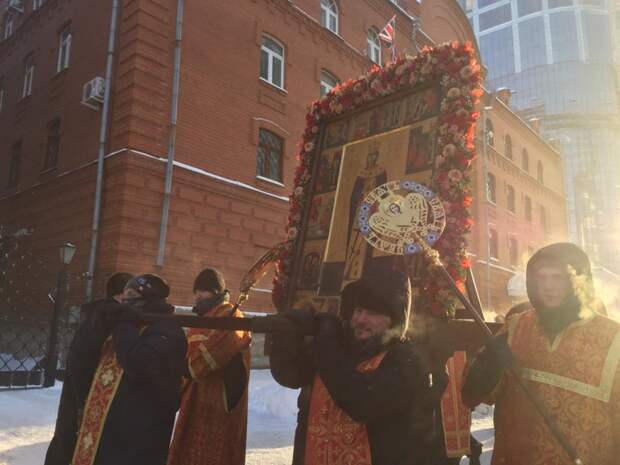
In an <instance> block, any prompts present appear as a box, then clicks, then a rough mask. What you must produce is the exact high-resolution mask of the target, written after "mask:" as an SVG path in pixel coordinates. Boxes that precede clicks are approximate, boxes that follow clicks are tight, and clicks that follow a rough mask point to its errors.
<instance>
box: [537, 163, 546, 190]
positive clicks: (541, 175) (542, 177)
mask: <svg viewBox="0 0 620 465" xmlns="http://www.w3.org/2000/svg"><path fill="white" fill-rule="evenodd" d="M536 179H538V182H539V183H541V184H543V183H544V182H545V173H544V170H543V164H542V162H541V161H540V160H538V163H537V164H536Z"/></svg>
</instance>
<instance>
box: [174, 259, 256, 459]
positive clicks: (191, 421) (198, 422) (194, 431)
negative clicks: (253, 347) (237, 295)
mask: <svg viewBox="0 0 620 465" xmlns="http://www.w3.org/2000/svg"><path fill="white" fill-rule="evenodd" d="M229 297H230V294H229V292H228V291H227V290H226V284H225V282H224V278H223V276H222V275H221V274H220V273H219V272H218V271H217V270H215V269H212V268H207V269H205V270H203V271H202V272H201V273H200V274H199V275H198V277H197V278H196V280H195V282H194V299H195V302H196V306H195V307H194V311H195V312H196V313H197V314H198V315H200V316H208V317H223V316H234V317H237V318H243V314H242V313H241V311H240V310H239V309H237V308H235V307H234V306H233V305H231V304H230V303H229ZM250 341H251V336H250V333H249V332H247V331H215V330H208V329H207V330H205V329H190V330H189V331H187V343H188V349H187V364H188V369H189V375H190V379H189V381H188V382H186V383H185V386H184V389H183V395H182V398H181V410H180V412H179V418H178V420H177V424H176V427H175V430H174V435H173V438H172V445H171V446H170V456H169V458H168V465H242V464H243V463H245V439H246V428H247V415H248V391H247V386H248V379H249V370H250Z"/></svg>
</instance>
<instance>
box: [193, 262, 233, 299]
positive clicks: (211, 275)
mask: <svg viewBox="0 0 620 465" xmlns="http://www.w3.org/2000/svg"><path fill="white" fill-rule="evenodd" d="M225 290H226V281H224V276H222V273H220V272H219V271H217V270H216V269H215V268H205V269H204V270H202V271H201V272H200V274H199V275H198V276H196V280H195V281H194V292H196V291H210V292H213V293H214V294H221V293H223V292H224V291H225Z"/></svg>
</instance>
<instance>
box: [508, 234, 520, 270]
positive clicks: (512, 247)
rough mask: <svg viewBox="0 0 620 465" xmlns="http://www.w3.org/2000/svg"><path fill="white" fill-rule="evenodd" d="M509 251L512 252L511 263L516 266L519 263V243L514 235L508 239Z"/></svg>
mask: <svg viewBox="0 0 620 465" xmlns="http://www.w3.org/2000/svg"><path fill="white" fill-rule="evenodd" d="M508 252H509V254H510V264H511V265H512V266H515V267H516V266H517V265H519V243H518V242H517V239H515V238H514V237H511V238H510V239H508Z"/></svg>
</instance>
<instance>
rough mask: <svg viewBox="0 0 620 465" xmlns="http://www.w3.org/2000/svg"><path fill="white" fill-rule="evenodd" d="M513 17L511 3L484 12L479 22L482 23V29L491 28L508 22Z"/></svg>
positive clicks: (479, 17)
mask: <svg viewBox="0 0 620 465" xmlns="http://www.w3.org/2000/svg"><path fill="white" fill-rule="evenodd" d="M511 19H512V11H511V9H510V3H508V4H506V5H503V6H499V7H497V8H494V9H493V10H491V11H487V12H486V13H482V14H480V15H479V16H478V24H479V25H480V31H484V30H486V29H490V28H492V27H495V26H499V25H500V24H504V23H507V22H508V21H510V20H511Z"/></svg>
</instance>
